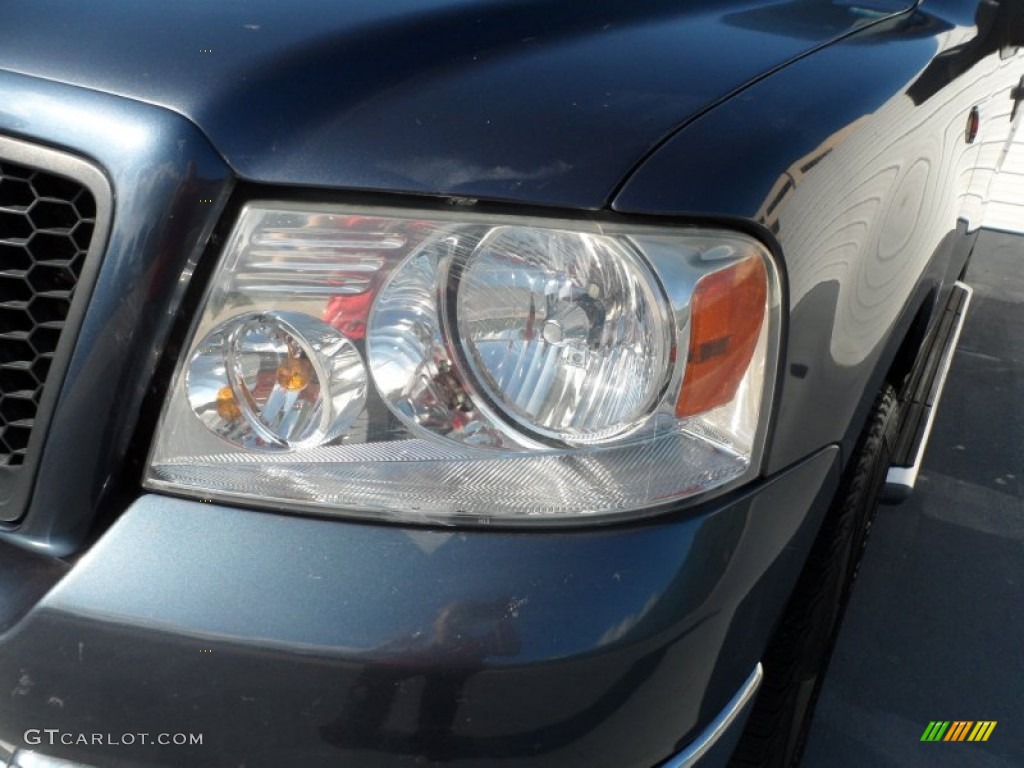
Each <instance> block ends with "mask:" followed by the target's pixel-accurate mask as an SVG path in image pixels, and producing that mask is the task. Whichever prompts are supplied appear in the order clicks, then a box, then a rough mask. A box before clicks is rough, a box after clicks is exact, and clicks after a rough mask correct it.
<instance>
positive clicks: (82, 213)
mask: <svg viewBox="0 0 1024 768" xmlns="http://www.w3.org/2000/svg"><path fill="white" fill-rule="evenodd" d="M95 224H96V201H95V200H94V199H93V197H92V195H91V194H90V193H89V191H88V190H87V189H86V188H85V187H83V186H82V185H81V184H79V183H78V182H75V181H71V180H70V179H66V178H64V177H62V176H55V175H54V174H51V173H47V172H45V171H40V170H36V169H34V168H28V167H26V166H23V165H19V164H17V163H12V162H9V161H6V160H2V161H0V465H7V466H11V467H17V466H20V465H21V464H22V463H23V462H24V461H25V451H26V449H27V448H28V440H29V436H30V435H31V434H32V427H33V426H34V424H35V418H36V411H37V410H38V409H39V401H40V398H41V397H42V393H43V386H44V385H45V383H46V375H47V373H48V372H49V370H50V364H51V363H52V361H53V355H54V353H55V352H56V350H57V342H58V341H59V340H60V334H61V331H62V330H63V329H64V321H65V319H66V318H67V316H68V310H69V309H70V307H71V297H72V295H73V294H74V292H75V286H76V284H77V283H78V278H79V276H80V275H81V272H82V264H83V262H84V261H85V254H86V251H87V250H88V248H89V241H90V240H91V239H92V234H93V229H94V228H95Z"/></svg>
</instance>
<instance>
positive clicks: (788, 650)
mask: <svg viewBox="0 0 1024 768" xmlns="http://www.w3.org/2000/svg"><path fill="white" fill-rule="evenodd" d="M899 410H900V409H899V400H898V398H897V396H896V391H895V390H894V389H893V388H892V387H891V386H889V385H888V384H887V385H886V386H885V388H884V389H883V390H882V392H881V393H880V394H879V396H878V398H877V399H876V401H875V404H874V407H873V409H872V411H871V416H870V418H869V419H868V423H867V425H866V426H865V428H864V431H863V433H862V434H861V436H860V439H859V441H858V443H857V451H856V454H855V455H854V457H853V458H852V459H851V463H850V465H849V467H848V470H847V472H846V473H845V475H844V477H843V481H842V483H841V484H840V487H839V491H838V493H837V494H836V498H835V500H834V501H833V503H832V506H831V508H830V509H829V511H828V514H827V515H826V517H825V520H824V521H823V522H822V525H821V530H820V531H819V533H818V536H817V538H816V539H815V541H814V545H813V546H812V548H811V553H810V555H809V556H808V558H807V563H806V565H805V566H804V569H803V571H802V572H801V574H800V577H799V579H798V580H797V584H796V587H795V589H794V590H793V594H792V595H791V596H790V599H789V603H788V604H787V605H786V609H785V611H784V612H783V615H782V618H781V619H780V621H779V626H778V627H777V629H776V630H775V634H774V635H773V636H772V639H771V640H770V641H769V644H768V649H767V651H766V652H765V655H764V658H763V659H762V664H763V666H764V680H763V682H762V684H761V689H760V691H759V692H758V696H757V700H756V701H755V703H754V707H753V709H752V710H751V713H750V719H749V720H748V721H747V727H746V729H745V731H744V732H743V735H742V737H741V738H740V742H739V745H738V746H737V748H736V752H735V753H734V755H733V759H732V762H731V763H730V765H732V766H735V767H736V768H752V766H758V768H790V766H794V765H797V764H798V763H799V761H800V756H801V754H802V752H803V747H804V744H805V742H806V740H807V732H808V730H809V726H810V720H811V714H812V712H813V710H814V704H815V702H816V700H817V697H818V692H819V691H820V689H821V682H822V680H823V679H824V674H825V669H826V667H827V666H828V661H829V658H830V657H831V655H832V647H833V645H834V644H835V638H836V635H837V634H838V631H839V624H840V622H841V620H842V615H843V611H844V609H845V607H846V602H847V599H848V598H849V594H850V588H851V587H852V585H853V582H854V580H855V579H856V577H857V569H858V566H859V563H860V557H861V553H862V552H863V549H864V545H865V544H866V542H867V537H868V533H869V532H870V530H871V522H872V519H873V518H874V514H875V510H876V509H877V507H878V501H879V496H880V493H881V490H882V486H883V484H884V483H885V475H886V472H887V471H888V468H889V461H890V457H891V455H892V449H893V446H894V445H895V442H896V437H897V434H898V430H899V423H900V414H899Z"/></svg>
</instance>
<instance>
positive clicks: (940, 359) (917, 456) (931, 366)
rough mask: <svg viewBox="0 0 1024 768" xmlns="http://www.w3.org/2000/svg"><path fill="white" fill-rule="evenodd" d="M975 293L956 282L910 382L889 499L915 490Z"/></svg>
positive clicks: (888, 480) (888, 482)
mask: <svg viewBox="0 0 1024 768" xmlns="http://www.w3.org/2000/svg"><path fill="white" fill-rule="evenodd" d="M973 294H974V291H973V290H972V289H971V287H970V286H969V285H966V284H965V283H961V282H959V281H957V282H956V283H955V284H954V285H953V292H952V294H951V295H950V297H949V303H948V304H947V305H946V310H945V312H943V314H942V317H941V318H940V320H939V326H938V329H937V330H936V333H935V336H934V339H933V340H932V343H931V346H930V347H929V349H928V353H927V357H926V358H925V361H924V365H923V366H921V367H920V368H919V369H918V371H917V372H915V374H914V377H913V379H912V380H911V382H910V386H909V387H908V395H907V398H906V400H905V401H904V402H903V403H902V407H903V413H904V418H903V426H902V428H901V429H900V434H899V438H898V439H897V441H896V449H895V451H894V453H893V457H892V466H890V468H889V474H888V475H887V476H886V478H885V489H884V491H883V498H884V499H885V500H886V501H903V500H904V499H905V498H907V497H908V496H909V495H910V492H911V491H912V490H914V483H916V482H917V474H918V472H919V471H920V470H921V461H922V459H924V452H925V449H926V448H927V447H928V438H929V437H930V436H931V433H932V424H933V423H934V422H935V414H936V413H937V412H938V409H939V398H941V397H942V390H943V388H944V387H945V386H946V376H947V375H948V374H949V367H950V365H952V363H953V353H954V352H956V345H957V342H959V341H960V331H961V329H962V328H963V327H964V320H965V319H966V317H967V307H968V306H969V305H970V303H971V296H972V295H973Z"/></svg>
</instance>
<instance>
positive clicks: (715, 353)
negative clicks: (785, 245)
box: [676, 255, 768, 418]
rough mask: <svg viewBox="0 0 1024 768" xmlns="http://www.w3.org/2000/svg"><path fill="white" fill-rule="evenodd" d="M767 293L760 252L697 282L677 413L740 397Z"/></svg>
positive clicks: (691, 413)
mask: <svg viewBox="0 0 1024 768" xmlns="http://www.w3.org/2000/svg"><path fill="white" fill-rule="evenodd" d="M767 295H768V274H767V271H766V270H765V266H764V263H763V262H762V260H761V259H760V258H759V257H758V256H756V255H751V256H749V257H748V258H746V259H744V260H743V261H740V262H738V263H736V264H734V265H732V266H730V267H727V268H725V269H722V270H719V271H718V272H714V273H712V274H710V275H707V276H705V277H703V278H702V279H701V280H700V282H698V283H697V288H696V290H695V291H694V295H693V300H692V302H691V304H690V349H689V354H688V356H687V362H686V373H685V375H684V377H683V386H682V389H681V390H680V391H679V399H678V400H677V401H676V416H677V417H679V418H683V417H685V416H695V415H696V414H698V413H704V412H705V411H709V410H711V409H712V408H716V407H718V406H720V405H725V404H726V403H728V402H729V401H731V400H732V399H733V398H734V397H735V396H736V390H737V389H738V388H739V385H740V382H741V381H742V380H743V377H744V375H745V374H746V372H747V368H748V366H749V365H750V360H751V358H752V357H753V355H754V349H755V347H756V346H757V339H758V337H759V335H760V333H761V325H762V324H763V323H764V316H765V300H766V298H767Z"/></svg>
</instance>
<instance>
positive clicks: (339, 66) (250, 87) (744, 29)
mask: <svg viewBox="0 0 1024 768" xmlns="http://www.w3.org/2000/svg"><path fill="white" fill-rule="evenodd" d="M902 4H903V3H902V0H869V2H867V3H862V4H860V5H858V6H857V7H856V8H854V7H852V6H847V5H841V4H837V3H830V2H828V0H797V1H796V2H787V3H781V4H766V3H756V2H755V3H751V2H738V1H736V0H718V1H717V2H716V1H709V2H700V3H694V2H685V0H673V1H672V2H666V0H653V1H649V0H623V1H622V2H614V3H613V2H601V1H600V0H520V1H519V2H514V1H513V0H462V1H461V2H460V1H458V0H435V1H434V2H425V1H423V0H421V1H420V2H417V1H416V0H375V1H374V2H366V1H364V2H344V1H340V0H332V1H331V2H324V1H323V0H305V2H301V3H290V2H268V1H267V0H248V1H245V0H236V1H235V2H217V1H216V0H176V1H175V2H172V3H160V4H159V7H158V4H156V3H147V2H140V1H139V0H122V1H120V2H115V1H113V0H93V1H91V2H84V3H67V2H58V1H56V0H4V2H3V3H2V6H0V16H2V19H3V22H2V25H0V68H5V69H8V70H11V71H15V72H21V73H24V74H30V75H37V76H40V77H44V78H48V79H53V80H58V81H62V82H68V83H73V84H77V85H82V86H85V87H89V88H94V89H98V90H103V91H108V92H111V93H116V94H121V95H124V96H128V97H131V98H134V99H139V100H143V101H147V102H152V103H155V104H159V105H162V106H165V107H167V108H169V109H172V110H175V111H177V112H179V113H181V114H183V115H185V116H187V117H188V118H190V119H191V120H193V121H194V122H195V123H196V124H197V125H198V126H199V127H200V128H201V129H202V130H203V131H205V133H206V134H207V136H209V138H210V140H211V141H212V142H213V144H214V145H215V146H216V147H217V148H218V149H219V151H220V152H221V153H222V154H223V155H224V157H225V158H226V159H227V161H228V162H229V163H230V165H231V166H232V167H233V168H234V169H235V170H236V171H237V173H238V174H239V175H240V176H242V177H244V178H248V179H252V180H257V181H263V182H274V183H283V184H302V185H314V186H329V187H346V188H352V189H374V190H398V191H404V192H413V193H440V194H448V195H459V196H471V197H488V198H496V199H507V200H519V201H529V202H535V203H542V204H554V205H564V206H574V207H583V208H596V207H600V206H602V205H604V204H605V203H606V201H607V199H608V197H609V195H610V194H611V193H612V192H613V190H614V189H615V187H616V185H617V184H618V183H620V182H621V181H622V179H623V178H624V177H625V176H626V175H627V174H628V173H629V171H630V169H631V168H633V167H634V166H635V165H636V164H637V163H638V162H639V161H640V160H641V159H642V158H643V157H644V156H645V155H646V154H647V153H648V152H649V151H650V149H651V148H652V147H653V146H655V145H656V144H657V143H658V142H659V141H660V140H661V139H663V138H664V137H666V136H667V135H669V134H670V133H671V132H672V131H673V130H674V129H675V128H677V127H678V126H679V125H680V124H681V123H683V122H684V121H685V120H686V119H687V118H689V117H691V116H693V115H694V114H697V113H699V112H700V111H702V110H703V109H705V108H707V107H708V106H710V105H712V104H714V103H715V102H716V101H718V100H720V99H722V98H723V97H724V96H726V95H728V94H730V93H731V92H734V91H735V90H736V89H738V88H741V87H742V86H743V85H745V84H746V83H748V82H750V81H751V80H752V79H754V78H756V77H758V76H759V75H761V74H763V73H766V72H769V71H771V70H772V69H773V68H776V67H778V66H781V65H783V64H784V63H786V62H787V61H790V60H792V59H793V58H795V57H797V56H800V55H801V54H804V53H806V52H807V51H809V50H813V49H814V48H815V47H817V46H820V45H823V44H825V43H827V42H828V41H829V40H832V39H835V38H836V37H839V36H841V35H843V34H846V33H848V32H849V31H851V30H853V29H855V28H858V27H861V26H864V25H865V24H868V23H870V22H871V21H874V20H876V19H878V18H879V17H880V16H883V15H887V14H890V13H892V12H895V11H898V10H899V9H900V5H902ZM865 6H870V7H871V9H872V10H868V9H866V7H865ZM0 102H2V100H0ZM3 108H4V107H3V105H2V103H0V110H2V109H3ZM756 129H757V128H756V126H751V130H756Z"/></svg>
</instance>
